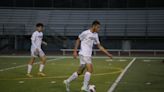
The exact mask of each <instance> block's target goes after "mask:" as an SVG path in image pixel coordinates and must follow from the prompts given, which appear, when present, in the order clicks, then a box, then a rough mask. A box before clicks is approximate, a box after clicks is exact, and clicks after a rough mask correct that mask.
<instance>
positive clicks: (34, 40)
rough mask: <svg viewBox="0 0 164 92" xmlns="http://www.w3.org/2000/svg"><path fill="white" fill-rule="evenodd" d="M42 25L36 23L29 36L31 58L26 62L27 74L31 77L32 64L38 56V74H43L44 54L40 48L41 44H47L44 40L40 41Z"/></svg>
mask: <svg viewBox="0 0 164 92" xmlns="http://www.w3.org/2000/svg"><path fill="white" fill-rule="evenodd" d="M43 27H44V25H43V24H42V23H37V24H36V31H35V32H33V34H32V36H31V60H30V61H29V62H28V69H27V74H26V75H27V76H28V77H33V76H32V75H31V70H32V65H33V63H34V61H35V58H36V57H37V56H38V57H39V58H40V67H39V72H38V75H39V76H45V74H44V73H43V69H44V66H45V63H46V56H45V54H44V52H43V50H42V49H41V44H44V45H47V43H46V42H44V41H42V39H43V33H42V31H43Z"/></svg>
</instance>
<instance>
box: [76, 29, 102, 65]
mask: <svg viewBox="0 0 164 92" xmlns="http://www.w3.org/2000/svg"><path fill="white" fill-rule="evenodd" d="M79 38H80V40H81V46H80V51H79V56H80V63H81V64H86V63H92V62H91V56H92V48H93V44H100V41H99V38H98V34H97V33H96V32H94V33H92V32H91V31H90V30H86V31H84V32H82V33H81V34H80V35H79Z"/></svg>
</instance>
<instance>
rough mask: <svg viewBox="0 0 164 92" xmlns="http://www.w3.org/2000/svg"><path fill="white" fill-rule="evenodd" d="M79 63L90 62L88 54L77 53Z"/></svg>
mask: <svg viewBox="0 0 164 92" xmlns="http://www.w3.org/2000/svg"><path fill="white" fill-rule="evenodd" d="M79 57H80V64H92V59H91V57H89V56H83V55H79Z"/></svg>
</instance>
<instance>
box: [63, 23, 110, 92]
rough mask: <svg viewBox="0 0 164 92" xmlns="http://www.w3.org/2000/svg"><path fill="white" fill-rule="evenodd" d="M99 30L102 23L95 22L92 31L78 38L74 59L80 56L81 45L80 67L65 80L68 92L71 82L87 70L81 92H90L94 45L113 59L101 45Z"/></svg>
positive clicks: (83, 33)
mask: <svg viewBox="0 0 164 92" xmlns="http://www.w3.org/2000/svg"><path fill="white" fill-rule="evenodd" d="M99 30H100V22H99V21H97V20H96V21H93V23H92V26H91V28H90V29H88V30H86V31H84V32H82V33H81V34H80V35H79V36H78V39H77V40H76V44H75V48H74V52H73V56H74V58H77V56H78V54H77V49H78V47H79V45H81V46H80V51H79V57H80V66H79V69H78V70H77V71H76V72H74V73H73V74H72V75H71V76H70V77H69V78H68V79H66V80H64V84H65V85H66V91H67V92H69V91H70V89H69V85H70V82H71V81H73V80H75V79H76V78H77V77H78V76H79V75H81V74H82V73H83V72H84V70H85V69H86V72H85V75H84V82H83V86H82V87H81V90H82V91H87V92H88V85H89V80H90V76H91V73H92V72H93V66H92V60H91V55H92V47H93V45H94V44H95V45H97V47H98V48H99V49H100V50H101V51H103V52H104V53H105V54H106V55H107V56H109V57H110V58H112V55H111V54H110V53H108V51H107V50H106V49H105V48H104V47H103V46H101V44H100V41H99V38H98V33H97V32H98V31H99ZM80 42H81V44H80Z"/></svg>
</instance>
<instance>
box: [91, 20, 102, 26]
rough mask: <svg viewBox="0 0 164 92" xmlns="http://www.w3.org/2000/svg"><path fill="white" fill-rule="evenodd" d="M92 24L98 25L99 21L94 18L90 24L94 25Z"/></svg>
mask: <svg viewBox="0 0 164 92" xmlns="http://www.w3.org/2000/svg"><path fill="white" fill-rule="evenodd" d="M94 25H100V22H99V21H98V20H95V21H93V22H92V26H94Z"/></svg>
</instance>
